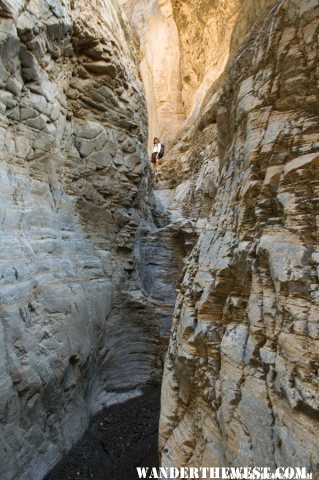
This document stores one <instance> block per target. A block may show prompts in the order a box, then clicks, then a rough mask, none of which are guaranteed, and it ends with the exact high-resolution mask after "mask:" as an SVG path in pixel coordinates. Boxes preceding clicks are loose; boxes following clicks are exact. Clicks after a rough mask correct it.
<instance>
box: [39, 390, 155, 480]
mask: <svg viewBox="0 0 319 480" xmlns="http://www.w3.org/2000/svg"><path fill="white" fill-rule="evenodd" d="M159 408H160V387H159V386H148V387H145V388H144V390H143V395H142V396H140V397H136V398H133V399H131V400H129V401H127V402H125V403H122V404H117V405H113V406H111V407H109V408H106V409H104V410H103V411H102V412H100V413H99V414H97V415H96V416H95V417H94V418H93V419H92V421H91V424H90V427H89V429H88V430H87V432H86V433H85V435H84V436H83V437H82V439H81V440H80V441H79V442H78V443H77V445H75V446H74V448H73V449H72V450H71V452H70V453H69V454H68V455H66V456H65V457H64V458H63V459H62V460H61V462H60V463H59V464H58V465H57V466H56V467H55V468H54V469H53V470H52V471H51V472H50V473H49V474H48V475H47V476H46V477H45V480H75V479H77V478H79V479H81V480H91V479H92V478H93V479H95V480H122V479H123V478H125V479H126V480H135V479H137V478H138V477H137V473H136V467H137V466H154V467H156V466H158V455H157V452H158V445H157V439H158V421H159Z"/></svg>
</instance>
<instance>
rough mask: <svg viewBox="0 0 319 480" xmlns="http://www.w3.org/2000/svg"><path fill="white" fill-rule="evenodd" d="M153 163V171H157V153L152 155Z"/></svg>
mask: <svg viewBox="0 0 319 480" xmlns="http://www.w3.org/2000/svg"><path fill="white" fill-rule="evenodd" d="M151 163H152V168H153V170H155V169H156V153H152V161H151Z"/></svg>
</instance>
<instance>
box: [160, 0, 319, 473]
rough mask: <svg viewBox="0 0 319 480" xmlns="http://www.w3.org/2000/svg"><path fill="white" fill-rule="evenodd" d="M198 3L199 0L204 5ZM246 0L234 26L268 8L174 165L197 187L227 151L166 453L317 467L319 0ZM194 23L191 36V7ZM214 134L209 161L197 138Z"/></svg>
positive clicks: (201, 244)
mask: <svg viewBox="0 0 319 480" xmlns="http://www.w3.org/2000/svg"><path fill="white" fill-rule="evenodd" d="M188 3H191V2H185V4H186V6H185V9H186V8H187V9H188V11H190V10H191V9H192V8H193V9H197V8H198V9H199V2H196V3H194V2H193V4H192V5H188ZM218 3H220V4H222V2H216V4H215V3H214V5H217V4H218ZM176 4H177V2H176ZM241 4H242V8H241V17H239V18H242V20H241V21H239V20H238V23H237V27H236V28H235V30H234V38H235V39H236V38H240V37H241V36H242V33H243V32H245V31H246V30H247V28H249V25H250V26H251V25H252V23H253V17H254V12H253V11H252V13H251V18H248V17H247V16H246V18H243V17H242V15H245V14H246V13H247V12H248V7H251V6H252V5H256V15H257V16H258V15H262V16H264V19H263V20H262V21H261V22H260V23H259V24H258V26H257V27H256V28H254V29H253V31H252V33H251V35H250V36H249V37H248V38H247V40H246V41H245V42H244V43H243V45H242V46H241V47H240V49H239V51H237V53H236V51H235V50H236V49H235V47H234V45H233V46H232V47H231V54H232V55H233V60H232V62H231V63H230V65H229V67H228V68H227V70H226V72H225V74H224V80H223V82H224V84H223V85H220V84H219V85H218V88H220V87H221V86H222V89H221V92H222V93H221V96H220V98H219V99H218V98H215V99H214V100H212V101H211V102H210V99H209V95H211V94H214V91H215V92H216V91H217V90H216V86H215V90H214V89H213V90H212V91H211V92H209V93H208V94H207V98H206V101H205V102H206V106H205V104H204V105H203V106H202V108H201V112H200V117H199V119H198V121H197V124H196V125H193V126H192V127H191V128H190V129H188V131H187V132H185V133H184V134H183V135H182V136H181V137H180V138H179V139H178V141H177V142H175V145H174V147H173V149H172V152H171V153H170V154H169V157H168V158H167V159H166V163H164V165H163V168H162V181H164V179H165V181H166V182H168V185H169V186H170V187H171V188H174V189H176V188H178V185H182V184H185V181H186V178H190V179H192V182H191V185H190V186H189V187H188V188H189V191H192V189H194V185H195V181H196V179H197V178H199V177H200V176H199V174H198V172H199V171H200V170H201V168H202V164H203V163H204V162H212V161H217V162H218V164H219V173H218V175H217V176H215V177H214V182H215V184H216V191H215V194H214V195H213V202H212V203H211V207H210V212H209V215H208V218H207V221H206V220H205V218H204V217H203V223H204V224H205V226H204V228H203V230H202V231H201V233H200V236H199V240H198V242H197V244H196V245H195V248H194V249H193V251H192V253H191V255H190V257H189V259H188V267H187V268H186V270H185V272H184V276H183V280H182V283H181V285H180V286H179V294H178V298H177V303H176V306H175V314H174V320H173V327H172V331H171V338H170V346H169V351H168V354H167V357H166V362H165V373H164V380H163V387H162V410H161V421H160V451H161V459H162V465H163V466H170V465H174V466H181V465H184V466H186V465H188V466H197V467H198V466H201V465H202V466H221V465H229V466H265V465H267V466H269V467H275V466H298V467H300V466H304V467H306V468H307V469H308V470H309V471H311V472H313V473H314V474H318V435H319V424H318V401H319V400H318V398H319V397H318V395H319V394H318V392H319V389H318V375H317V374H318V372H317V370H318V364H319V363H318V362H319V344H318V339H319V337H318V334H319V331H318V268H317V262H318V253H317V236H318V231H317V230H318V225H317V220H316V216H317V213H318V212H317V204H316V202H317V201H316V198H317V190H318V168H317V166H316V165H317V160H318V158H317V157H318V147H319V144H318V123H319V118H318V105H317V102H316V100H315V98H316V96H317V92H318V87H319V80H318V69H317V62H318V49H317V34H318V26H319V9H318V3H317V2H312V1H308V0H301V1H298V2H297V1H278V2H276V5H275V7H274V9H273V10H272V11H271V12H270V13H269V14H267V15H265V14H264V13H263V12H264V11H266V10H267V8H268V7H269V6H271V5H270V3H268V4H267V2H265V3H264V5H262V2H249V1H247V2H241ZM264 8H265V9H266V10H263V9H264ZM198 11H199V12H200V10H198ZM245 12H246V13H245ZM181 15H182V14H181ZM180 21H181V20H180ZM180 21H179V20H178V19H176V23H177V26H178V28H180ZM240 32H242V33H240ZM183 35H184V41H185V42H186V40H187V38H188V37H187V35H188V34H187V26H186V21H185V28H184V31H183ZM236 35H237V36H238V37H236ZM190 44H191V42H190ZM181 45H183V41H182V42H181ZM182 51H183V46H182ZM190 54H193V53H192V52H191V51H190ZM186 63H187V62H186ZM188 64H189V65H194V63H192V62H188ZM183 68H185V67H183ZM195 83H196V82H195ZM195 83H194V84H193V85H194V87H193V88H195ZM197 84H198V83H197ZM209 105H211V107H212V108H211V109H210V108H209ZM205 132H207V133H208V135H209V140H208V139H207V137H205V136H203V137H202V138H201V135H204V133H205ZM212 132H215V134H214V138H213V135H212ZM205 148H206V149H207V150H206V154H205V156H204V157H202V160H201V161H200V156H199V157H197V156H196V152H200V151H204V149H205ZM174 158H175V160H176V162H173V159H174ZM196 158H197V159H198V160H197V162H196ZM176 165H178V166H176ZM170 172H173V173H174V175H175V177H174V178H175V179H176V185H175V186H174V185H173V184H172V176H173V175H170ZM191 199H192V196H191V195H189V196H187V197H186V200H185V203H184V205H183V207H182V212H183V214H184V215H185V217H187V214H188V212H189V211H191V209H192V205H193V204H194V202H192V201H191ZM173 201H174V200H170V202H173ZM198 205H199V206H200V205H201V200H199V203H198ZM190 218H194V219H196V215H193V216H192V214H191V215H190ZM197 218H198V217H197Z"/></svg>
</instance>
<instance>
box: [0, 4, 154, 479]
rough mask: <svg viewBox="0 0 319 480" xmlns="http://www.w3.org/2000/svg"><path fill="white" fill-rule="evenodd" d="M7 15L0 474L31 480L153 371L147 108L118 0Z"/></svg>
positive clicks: (2, 72) (27, 7) (3, 37)
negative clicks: (146, 258)
mask: <svg viewBox="0 0 319 480" xmlns="http://www.w3.org/2000/svg"><path fill="white" fill-rule="evenodd" d="M0 22H1V29H0V32H1V33H0V87H1V88H0V145H1V154H0V183H1V188H0V198H1V202H0V204H1V206H0V219H1V221H0V223H1V250H0V266H1V269H0V287H1V322H0V387H1V388H0V422H1V425H0V429H1V435H0V458H1V461H0V477H1V479H4V480H11V479H15V480H17V479H30V478H32V480H37V479H42V478H43V476H44V474H45V473H46V472H47V471H48V469H49V468H50V467H51V466H53V464H54V463H55V462H56V461H57V460H58V459H59V458H60V457H61V455H62V454H63V453H65V452H66V451H67V450H68V449H69V448H70V447H71V445H72V444H73V443H74V441H75V440H77V439H78V438H79V436H80V435H81V434H82V433H83V431H84V430H85V428H86V427H87V425H88V419H89V417H90V415H91V413H92V412H95V411H96V410H98V409H99V408H100V407H101V406H103V405H104V404H107V403H110V402H111V401H118V400H121V399H125V398H128V396H129V395H130V394H136V391H135V389H136V388H137V386H138V385H140V384H144V383H145V382H148V381H153V380H154V381H156V380H157V379H158V378H159V375H160V361H159V360H158V358H159V357H160V355H159V351H160V340H159V333H158V332H159V327H157V326H156V325H154V323H152V322H153V320H154V318H151V317H150V316H147V315H145V310H143V309H145V302H144V303H143V302H140V300H139V298H140V297H143V294H144V293H143V285H142V283H141V280H140V277H141V275H140V274H139V273H138V272H137V271H136V268H135V265H136V264H138V255H139V248H140V247H139V245H138V240H137V232H138V231H140V230H141V229H144V230H146V231H147V229H148V228H150V225H151V226H152V218H151V215H150V208H151V205H152V199H151V197H150V196H149V185H148V167H147V155H146V150H145V147H144V145H145V142H146V108H145V100H144V96H143V93H142V87H141V83H140V82H139V81H138V80H137V75H136V69H135V63H134V58H133V53H132V52H133V50H134V49H133V48H132V45H131V44H130V43H129V42H130V34H129V31H128V29H127V25H126V23H125V21H124V20H123V18H122V15H121V13H120V11H119V6H118V5H117V2H115V1H113V0H103V2H102V1H94V2H83V1H81V0H75V1H72V2H68V1H66V2H60V1H58V0H57V1H46V0H31V1H24V0H20V1H18V0H16V1H4V2H0ZM152 228H154V226H153V227H152ZM126 392H130V393H126Z"/></svg>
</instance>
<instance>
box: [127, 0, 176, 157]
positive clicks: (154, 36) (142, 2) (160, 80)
mask: <svg viewBox="0 0 319 480" xmlns="http://www.w3.org/2000/svg"><path fill="white" fill-rule="evenodd" d="M121 3H122V4H123V7H124V10H125V12H126V14H127V17H128V20H129V23H130V25H131V27H132V31H133V34H134V38H135V41H136V44H137V46H138V51H139V68H140V73H141V77H142V79H143V84H144V87H145V95H146V100H147V110H148V125H149V147H150V148H151V146H152V145H153V138H154V137H160V139H161V141H162V142H165V143H167V142H168V141H172V140H173V139H174V138H175V136H176V134H177V133H178V132H179V130H180V129H181V127H182V126H183V123H184V120H185V109H184V106H183V103H182V84H181V68H180V55H181V54H180V44H179V36H178V31H177V27H176V24H175V20H174V17H173V9H172V4H171V0H160V1H159V0H122V1H121Z"/></svg>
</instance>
